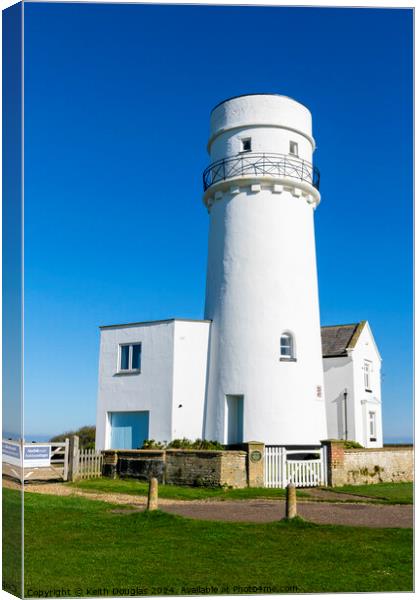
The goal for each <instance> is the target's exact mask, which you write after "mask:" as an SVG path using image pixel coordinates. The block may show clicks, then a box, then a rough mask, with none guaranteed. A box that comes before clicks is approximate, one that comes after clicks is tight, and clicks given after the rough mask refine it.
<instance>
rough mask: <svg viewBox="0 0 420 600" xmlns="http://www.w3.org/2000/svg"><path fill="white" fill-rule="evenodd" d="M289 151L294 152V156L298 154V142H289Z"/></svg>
mask: <svg viewBox="0 0 420 600" xmlns="http://www.w3.org/2000/svg"><path fill="white" fill-rule="evenodd" d="M289 153H290V154H293V155H294V156H298V154H299V149H298V145H297V142H290V143H289Z"/></svg>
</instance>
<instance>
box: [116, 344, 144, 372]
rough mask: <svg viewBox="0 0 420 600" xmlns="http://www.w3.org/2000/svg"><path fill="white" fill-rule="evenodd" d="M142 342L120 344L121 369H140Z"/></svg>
mask: <svg viewBox="0 0 420 600" xmlns="http://www.w3.org/2000/svg"><path fill="white" fill-rule="evenodd" d="M140 365H141V344H121V345H120V369H119V370H120V371H140Z"/></svg>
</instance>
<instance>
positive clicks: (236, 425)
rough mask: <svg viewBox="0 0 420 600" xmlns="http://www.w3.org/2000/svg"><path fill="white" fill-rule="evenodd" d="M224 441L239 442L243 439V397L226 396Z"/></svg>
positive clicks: (229, 442) (228, 442)
mask: <svg viewBox="0 0 420 600" xmlns="http://www.w3.org/2000/svg"><path fill="white" fill-rule="evenodd" d="M226 424H227V427H226V443H227V444H241V443H242V442H243V441H244V397H243V396H236V395H235V396H233V395H232V396H231V395H228V396H226Z"/></svg>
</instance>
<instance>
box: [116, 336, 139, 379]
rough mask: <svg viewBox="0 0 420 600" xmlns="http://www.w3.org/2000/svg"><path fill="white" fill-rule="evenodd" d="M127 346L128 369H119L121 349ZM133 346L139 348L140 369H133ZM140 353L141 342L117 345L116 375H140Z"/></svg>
mask: <svg viewBox="0 0 420 600" xmlns="http://www.w3.org/2000/svg"><path fill="white" fill-rule="evenodd" d="M127 346H128V348H129V350H128V369H123V368H121V359H122V349H123V348H126V347H127ZM133 346H140V368H138V369H133ZM141 351H142V343H141V342H127V343H123V344H119V346H118V365H117V367H118V373H140V371H141Z"/></svg>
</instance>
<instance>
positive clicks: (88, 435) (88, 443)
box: [50, 425, 96, 450]
mask: <svg viewBox="0 0 420 600" xmlns="http://www.w3.org/2000/svg"><path fill="white" fill-rule="evenodd" d="M95 434H96V427H95V426H94V425H84V426H83V427H80V428H79V429H77V430H76V431H66V432H65V433H62V434H60V435H55V436H54V437H52V438H51V439H50V442H64V440H65V439H66V438H69V437H71V436H72V435H78V436H79V447H80V449H81V450H90V449H91V448H95Z"/></svg>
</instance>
